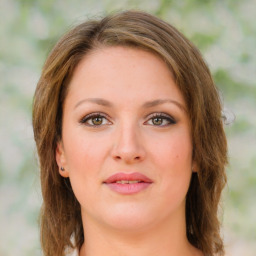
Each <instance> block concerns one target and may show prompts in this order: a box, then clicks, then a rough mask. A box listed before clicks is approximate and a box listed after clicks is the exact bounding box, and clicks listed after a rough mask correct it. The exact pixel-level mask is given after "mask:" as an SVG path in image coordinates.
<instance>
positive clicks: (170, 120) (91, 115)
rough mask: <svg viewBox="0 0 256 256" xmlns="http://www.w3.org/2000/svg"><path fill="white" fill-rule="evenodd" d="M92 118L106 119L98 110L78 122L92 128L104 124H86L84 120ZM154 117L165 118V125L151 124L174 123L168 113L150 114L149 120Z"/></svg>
mask: <svg viewBox="0 0 256 256" xmlns="http://www.w3.org/2000/svg"><path fill="white" fill-rule="evenodd" d="M93 118H105V119H107V116H106V115H104V114H102V113H100V112H98V113H91V114H89V115H87V116H85V117H83V118H82V119H81V120H80V121H79V123H81V124H84V125H86V126H90V127H93V128H98V127H101V126H102V125H105V124H99V125H95V124H86V122H88V121H89V120H92V119H93ZM154 118H160V119H162V120H167V122H168V124H165V125H153V124H152V126H159V127H166V126H169V125H173V124H176V121H175V119H174V118H173V117H170V116H169V115H167V114H165V113H154V114H151V115H150V116H149V120H153V119H154ZM147 122H148V121H147Z"/></svg>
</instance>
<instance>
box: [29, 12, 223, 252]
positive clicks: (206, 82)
mask: <svg viewBox="0 0 256 256" xmlns="http://www.w3.org/2000/svg"><path fill="white" fill-rule="evenodd" d="M116 45H121V46H127V47H136V48H141V49H145V50H147V51H150V52H152V53H155V54H157V55H158V56H160V57H161V58H162V59H164V61H165V62H166V64H167V65H168V67H169V68H170V71H171V72H172V73H173V75H174V77H175V82H176V84H177V85H178V87H179V89H180V91H181V92H182V94H183V96H184V98H185V100H186V103H187V106H188V110H189V118H190V121H191V134H192V141H193V157H194V159H195V161H196V162H197V164H198V172H197V173H193V175H192V180H191V184H190V188H189V191H188V193H187V198H186V231H187V238H188V240H189V242H190V243H191V244H192V245H194V246H195V247H197V248H199V249H200V250H201V251H202V252H203V253H204V255H207V256H213V255H219V256H221V255H224V247H223V241H222V238H221V236H220V222H219V219H218V208H219V202H220V197H221V192H222V190H223V188H224V186H225V183H226V174H225V165H226V164H227V142H226V136H225V133H224V129H223V122H222V116H221V102H220V99H219V95H218V91H217V88H216V86H215V85H214V82H213V80H212V77H211V74H210V72H209V69H208V67H207V65H206V64H205V62H204V60H203V58H202V57H201V54H200V52H199V51H198V50H197V49H196V47H195V46H194V45H193V44H192V43H191V42H190V41H189V40H187V39H186V38H185V37H184V36H183V35H182V34H181V33H180V32H178V31H177V30H176V29H175V28H174V27H173V26H171V25H170V24H168V23H166V22H164V21H162V20H160V19H159V18H157V17H155V16H153V15H150V14H147V13H144V12H141V11H125V12H120V13H116V14H113V15H109V16H107V17H104V18H103V19H99V20H89V21H86V22H84V23H82V24H80V25H78V26H76V27H74V28H73V29H72V30H71V31H69V32H68V33H67V34H65V35H64V36H63V37H62V38H61V39H60V40H59V41H58V42H57V44H56V45H55V47H54V48H53V50H52V51H51V53H50V55H49V56H48V58H47V60H46V62H45V65H44V67H43V70H42V74H41V77H40V80H39V82H38V84H37V88H36V91H35V95H34V102H33V129H34V137H35V141H36V145H37V151H38V156H39V162H40V174H41V187H42V196H43V206H42V208H41V218H40V220H41V221H40V224H41V244H42V249H43V252H44V255H47V256H62V255H64V254H65V250H66V248H69V247H71V248H72V247H73V248H78V249H79V248H80V247H81V246H82V244H83V242H84V235H83V227H82V219H81V212H80V211H81V209H80V205H79V203H78V201H77V200H76V198H75V196H74V193H73V191H72V188H71V185H70V182H69V179H68V178H63V177H61V176H60V175H59V173H58V166H57V163H56V159H55V151H56V145H57V142H58V141H59V140H61V136H62V134H61V129H62V107H63V103H64V101H65V97H66V95H67V93H68V85H69V81H70V79H71V77H72V74H73V71H74V69H75V68H76V66H77V65H78V63H79V62H80V60H81V59H82V58H83V57H84V56H85V55H86V54H88V53H89V52H90V51H93V50H94V49H97V48H99V47H107V46H116ZM71 238H72V239H71Z"/></svg>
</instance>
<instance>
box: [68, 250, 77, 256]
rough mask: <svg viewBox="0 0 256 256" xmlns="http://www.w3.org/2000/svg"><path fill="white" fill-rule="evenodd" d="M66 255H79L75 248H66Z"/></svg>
mask: <svg viewBox="0 0 256 256" xmlns="http://www.w3.org/2000/svg"><path fill="white" fill-rule="evenodd" d="M66 256H79V252H78V250H77V249H75V250H68V251H67V254H66Z"/></svg>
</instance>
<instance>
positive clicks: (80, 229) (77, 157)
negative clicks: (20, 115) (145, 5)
mask: <svg viewBox="0 0 256 256" xmlns="http://www.w3.org/2000/svg"><path fill="white" fill-rule="evenodd" d="M33 127H34V134H35V141H36V144H37V149H38V155H39V160H40V169H41V185H42V194H43V206H42V210H41V244H42V248H43V251H44V254H45V255H47V256H51V255H54V256H60V255H67V254H68V253H69V252H71V251H72V249H74V250H75V251H76V252H77V255H80V256H92V255H93V256H98V255H108V256H111V255H127V256H130V255H132V256H135V255H140V256H143V255H147V256H148V255H161V256H165V255H183V256H192V255H207V256H212V255H224V248H223V242H222V239H221V237H220V224H219V221H218V217H217V212H218V205H219V200H220V195H221V191H222V189H223V187H224V185H225V183H226V175H225V170H224V167H225V165H226V163H227V143H226V137H225V134H224V131H223V125H222V117H221V104H220V100H219V97H218V92H217V89H216V87H215V85H214V83H213V81H212V78H211V75H210V72H209V70H208V68H207V66H206V64H205V62H204V61H203V59H202V57H201V55H200V53H199V52H198V50H197V49H196V48H195V47H194V46H193V45H192V44H191V43H190V42H189V41H188V40H187V39H186V38H185V37H184V36H183V35H182V34H181V33H179V32H178V31H177V30H176V29H175V28H174V27H172V26H171V25H169V24H167V23H165V22H164V21H162V20H160V19H158V18H156V17H154V16H152V15H149V14H146V13H143V12H139V11H126V12H122V13H118V14H115V15H110V16H107V17H105V18H104V19H102V20H92V21H87V22H85V23H82V24H81V25H78V26H77V27H75V28H74V29H72V30H71V31H70V32H69V33H67V34H66V35H65V36H63V37H62V38H61V39H60V41H59V42H58V43H57V44H56V46H55V47H54V49H53V50H52V52H51V53H50V56H49V57H48V59H47V61H46V63H45V66H44V68H43V72H42V75H41V78H40V80H39V82H38V85H37V89H36V92H35V97H34V106H33Z"/></svg>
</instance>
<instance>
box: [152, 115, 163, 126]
mask: <svg viewBox="0 0 256 256" xmlns="http://www.w3.org/2000/svg"><path fill="white" fill-rule="evenodd" d="M152 123H153V124H154V125H161V124H162V123H163V119H162V118H159V117H155V118H153V119H152Z"/></svg>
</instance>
